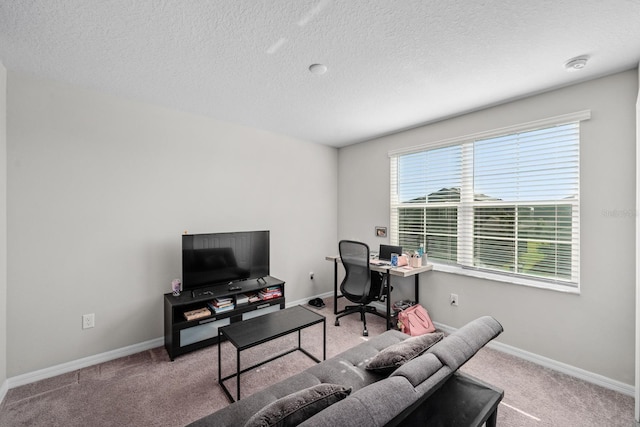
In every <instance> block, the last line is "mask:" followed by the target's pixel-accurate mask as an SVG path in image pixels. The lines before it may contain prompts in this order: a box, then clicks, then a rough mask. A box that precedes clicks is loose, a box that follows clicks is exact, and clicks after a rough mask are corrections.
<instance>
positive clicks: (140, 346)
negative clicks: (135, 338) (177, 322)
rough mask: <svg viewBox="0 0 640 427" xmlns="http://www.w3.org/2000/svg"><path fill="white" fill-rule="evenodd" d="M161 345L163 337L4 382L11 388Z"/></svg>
mask: <svg viewBox="0 0 640 427" xmlns="http://www.w3.org/2000/svg"><path fill="white" fill-rule="evenodd" d="M163 345H164V337H163V338H156V339H153V340H149V341H145V342H142V343H139V344H134V345H130V346H127V347H122V348H119V349H116V350H111V351H107V352H105V353H100V354H96V355H94V356H89V357H84V358H82V359H78V360H72V361H71V362H67V363H62V364H60V365H56V366H52V367H50V368H45V369H40V370H38V371H34V372H29V373H26V374H22V375H18V376H15V377H11V378H9V379H7V381H5V384H7V388H8V389H11V388H14V387H19V386H21V385H25V384H30V383H33V382H36V381H40V380H44V379H47V378H51V377H55V376H57V375H62V374H66V373H68V372H73V371H77V370H78V369H83V368H87V367H89V366H93V365H97V364H98V363H104V362H108V361H110V360H115V359H118V358H120V357H125V356H130V355H132V354H136V353H140V352H141V351H146V350H150V349H152V348H156V347H160V346H163ZM1 391H2V390H1V389H0V392H1ZM3 397H4V396H3ZM0 401H1V400H0Z"/></svg>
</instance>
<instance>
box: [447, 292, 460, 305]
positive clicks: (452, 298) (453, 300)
mask: <svg viewBox="0 0 640 427" xmlns="http://www.w3.org/2000/svg"><path fill="white" fill-rule="evenodd" d="M449 304H451V305H454V306H456V307H457V306H458V294H451V295H449Z"/></svg>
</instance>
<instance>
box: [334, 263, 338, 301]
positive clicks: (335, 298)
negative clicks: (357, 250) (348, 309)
mask: <svg viewBox="0 0 640 427" xmlns="http://www.w3.org/2000/svg"><path fill="white" fill-rule="evenodd" d="M333 314H338V260H337V259H334V260H333Z"/></svg>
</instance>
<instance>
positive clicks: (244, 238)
mask: <svg viewBox="0 0 640 427" xmlns="http://www.w3.org/2000/svg"><path fill="white" fill-rule="evenodd" d="M268 275H269V231H243V232H234V233H209V234H184V235H183V236H182V289H183V290H189V289H195V288H199V287H203V286H209V285H218V284H229V283H233V282H237V281H240V280H247V279H258V278H260V277H265V276H268Z"/></svg>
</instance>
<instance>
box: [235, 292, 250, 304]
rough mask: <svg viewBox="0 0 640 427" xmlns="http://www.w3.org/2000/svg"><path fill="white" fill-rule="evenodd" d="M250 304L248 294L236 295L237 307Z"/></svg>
mask: <svg viewBox="0 0 640 427" xmlns="http://www.w3.org/2000/svg"><path fill="white" fill-rule="evenodd" d="M247 304H249V296H248V295H247V294H238V295H236V307H237V306H241V305H247Z"/></svg>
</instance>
